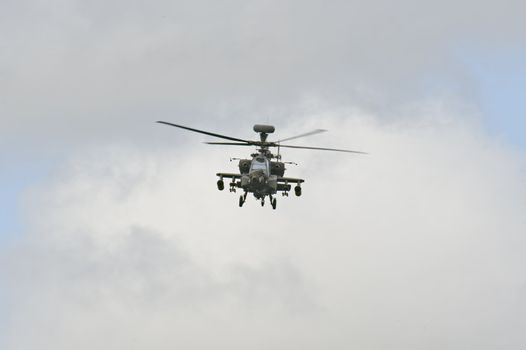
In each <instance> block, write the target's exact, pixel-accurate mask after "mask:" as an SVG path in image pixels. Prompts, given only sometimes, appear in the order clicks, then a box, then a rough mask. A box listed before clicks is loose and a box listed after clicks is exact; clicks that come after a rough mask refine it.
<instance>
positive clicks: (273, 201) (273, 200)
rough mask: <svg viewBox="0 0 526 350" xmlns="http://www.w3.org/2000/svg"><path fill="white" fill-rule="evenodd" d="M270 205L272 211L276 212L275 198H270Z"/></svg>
mask: <svg viewBox="0 0 526 350" xmlns="http://www.w3.org/2000/svg"><path fill="white" fill-rule="evenodd" d="M270 204H271V205H272V209H274V210H276V204H277V200H276V198H272V199H271V200H270Z"/></svg>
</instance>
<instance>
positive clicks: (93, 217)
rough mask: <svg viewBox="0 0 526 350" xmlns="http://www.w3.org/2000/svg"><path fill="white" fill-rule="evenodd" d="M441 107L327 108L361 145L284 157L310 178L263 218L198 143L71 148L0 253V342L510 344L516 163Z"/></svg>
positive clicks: (518, 216)
mask: <svg viewBox="0 0 526 350" xmlns="http://www.w3.org/2000/svg"><path fill="white" fill-rule="evenodd" d="M440 114H441V112H440V111H438V112H437V117H436V118H433V119H432V120H431V121H429V122H428V123H427V124H421V125H418V126H412V127H408V126H407V125H406V124H405V123H404V122H400V123H399V124H396V125H395V124H391V125H384V124H382V123H379V122H378V120H377V119H375V118H372V117H368V116H366V115H364V114H361V113H356V112H354V114H353V112H352V111H349V110H347V111H339V112H331V113H329V114H325V115H324V116H323V120H324V121H325V122H326V123H327V125H326V126H327V127H330V128H331V129H332V130H335V132H333V135H332V136H333V137H334V140H333V142H336V143H339V144H342V143H343V142H345V141H346V142H350V140H351V139H352V141H353V142H356V143H357V144H360V145H363V146H364V147H365V148H366V149H367V150H368V151H370V152H371V153H372V155H371V156H369V157H350V158H349V157H341V156H339V155H323V154H322V155H320V154H311V153H300V152H292V151H291V152H289V153H287V154H286V156H287V158H288V159H293V160H298V161H300V162H301V163H302V166H301V167H300V168H297V169H289V170H290V174H291V175H292V174H294V175H305V176H306V177H307V179H308V182H307V183H306V184H305V190H304V192H305V194H304V197H302V198H301V199H300V200H299V199H296V198H288V199H282V198H280V199H279V204H278V205H279V210H278V211H275V212H274V211H272V210H271V209H270V208H268V207H267V208H261V207H260V206H259V204H257V203H256V202H254V201H250V202H248V203H247V205H246V206H245V207H243V208H242V209H239V208H237V207H236V197H235V196H231V195H229V194H228V193H222V192H218V191H216V190H214V180H213V173H214V172H215V170H218V169H225V170H229V169H227V167H228V165H226V166H225V163H224V162H223V160H222V159H220V158H219V157H218V158H211V157H210V153H209V152H208V151H206V149H200V150H197V151H194V152H192V153H191V154H184V153H182V152H181V153H180V154H178V155H177V156H174V155H172V154H171V153H169V152H165V153H162V152H150V151H148V150H144V149H141V148H140V147H128V146H120V147H118V148H114V149H113V150H112V151H108V149H107V148H105V147H104V148H102V149H101V151H103V152H104V153H102V152H99V151H95V150H90V151H89V152H88V154H83V157H75V158H74V159H72V160H71V162H70V163H69V165H67V166H65V167H64V169H63V170H61V171H60V172H58V175H57V177H56V178H55V179H54V180H53V181H51V182H50V183H46V184H43V186H42V187H41V188H40V189H38V190H35V192H32V193H30V194H28V196H27V211H26V215H27V220H26V221H27V222H30V223H31V224H32V226H31V227H30V228H29V232H30V233H29V234H28V236H27V237H26V239H27V240H28V241H29V242H32V243H31V245H30V246H24V245H21V246H19V247H18V248H17V249H11V250H10V252H11V253H10V256H7V257H6V255H5V254H4V262H5V263H4V264H3V266H4V267H3V269H2V275H1V276H2V277H1V278H2V282H3V283H5V285H7V286H10V287H8V290H9V291H10V294H11V295H10V298H9V303H10V305H11V312H10V314H9V320H10V322H9V327H7V328H6V330H5V331H4V334H3V337H4V338H5V339H7V345H6V348H7V349H15V348H16V349H32V348H34V347H35V346H37V345H36V344H38V346H39V347H40V348H44V349H47V348H50V349H51V348H52V349H66V348H71V347H75V348H78V349H102V348H107V347H111V348H114V349H124V348H126V349H130V348H131V349H134V348H144V347H146V346H149V347H155V348H159V349H164V348H166V349H168V348H174V347H185V348H196V349H202V348H209V347H210V346H215V347H218V348H231V349H237V348H246V347H248V346H251V347H253V348H268V347H269V346H273V347H277V348H294V347H302V348H307V349H319V348H320V347H323V346H329V347H331V348H335V349H348V348H350V347H360V348H362V349H388V348H389V349H392V348H404V349H407V348H409V349H412V348H415V349H416V348H418V349H420V348H430V349H441V348H444V347H447V348H450V349H464V348H466V347H476V348H479V349H498V348H502V347H506V348H509V349H521V348H523V347H524V343H525V339H524V337H523V335H522V329H523V328H524V324H523V323H524V322H523V317H522V316H523V314H524V311H525V308H524V307H525V300H526V299H525V294H524V290H525V286H526V277H525V276H524V273H523V271H522V270H523V268H522V266H524V257H523V251H524V244H525V243H526V242H525V240H524V237H522V232H524V229H525V225H526V223H525V222H524V219H523V215H522V214H523V211H524V207H525V204H526V203H525V202H524V198H526V196H525V193H524V190H523V189H524V186H523V184H524V178H523V169H524V163H523V161H522V160H520V158H519V156H518V155H514V154H513V153H511V152H510V151H509V150H507V149H504V148H502V147H501V146H499V145H498V144H496V143H494V142H493V141H491V140H490V139H488V138H487V137H486V136H485V135H484V134H483V133H482V132H479V131H476V128H475V127H474V125H473V124H464V123H462V122H460V121H458V119H457V118H455V117H454V116H452V115H451V114H450V113H446V115H445V116H444V117H443V118H442V119H441V118H440ZM349 116H351V117H349ZM320 117H321V116H319V115H313V116H310V117H309V119H308V121H307V123H316V122H317V121H318V120H319V119H320ZM342 119H343V121H342ZM436 120H442V121H441V122H437V121H436ZM337 126H339V129H338V127H337ZM345 130H352V133H350V132H349V131H345ZM324 137H325V136H318V138H319V139H322V138H324ZM214 152H216V151H214V150H211V153H214ZM231 166H232V167H235V165H231ZM207 184H208V185H207ZM27 334H30V335H31V336H25V335H27Z"/></svg>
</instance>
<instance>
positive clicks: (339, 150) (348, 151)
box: [279, 145, 368, 154]
mask: <svg viewBox="0 0 526 350" xmlns="http://www.w3.org/2000/svg"><path fill="white" fill-rule="evenodd" d="M279 147H285V148H298V149H314V150H318V151H334V152H346V153H359V154H368V153H366V152H360V151H352V150H349V149H338V148H323V147H307V146H290V145H280V146H279Z"/></svg>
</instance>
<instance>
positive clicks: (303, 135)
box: [276, 129, 327, 142]
mask: <svg viewBox="0 0 526 350" xmlns="http://www.w3.org/2000/svg"><path fill="white" fill-rule="evenodd" d="M326 131H327V130H325V129H316V130H312V131H309V132H306V133H304V134H300V135H296V136H292V137H287V138H286V139H281V140H279V141H276V142H283V141H289V140H294V139H299V138H300V137H305V136H311V135H316V134H320V133H322V132H326Z"/></svg>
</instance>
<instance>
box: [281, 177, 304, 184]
mask: <svg viewBox="0 0 526 350" xmlns="http://www.w3.org/2000/svg"><path fill="white" fill-rule="evenodd" d="M278 182H280V183H281V182H283V183H294V184H300V183H303V182H305V180H303V179H297V178H294V177H278Z"/></svg>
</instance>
